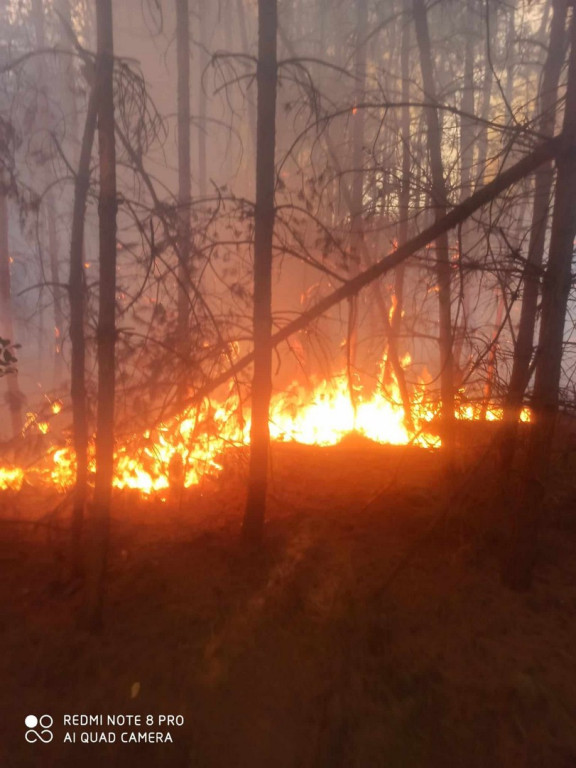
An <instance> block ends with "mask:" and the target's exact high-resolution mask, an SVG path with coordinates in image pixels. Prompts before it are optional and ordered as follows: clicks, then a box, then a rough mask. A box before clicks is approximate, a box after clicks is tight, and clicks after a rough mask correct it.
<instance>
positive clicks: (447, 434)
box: [414, 0, 455, 465]
mask: <svg viewBox="0 0 576 768" xmlns="http://www.w3.org/2000/svg"><path fill="white" fill-rule="evenodd" d="M414 22H415V27H416V38H417V40H418V48H419V50H420V67H421V70H422V81H423V84H424V94H425V96H426V99H427V100H429V101H430V102H431V103H432V104H435V103H436V101H437V99H436V88H435V84H434V75H433V72H434V69H433V66H434V65H433V59H432V52H431V47H430V34H429V30H428V18H427V15H426V8H425V6H424V0H414ZM426 119H427V125H428V150H429V154H430V170H431V174H432V202H433V205H434V218H435V221H437V222H438V221H441V220H442V219H443V217H444V216H445V215H446V210H447V207H448V196H447V193H446V182H445V179H444V165H443V162H442V144H441V131H440V122H439V118H438V110H437V109H435V108H434V107H432V106H431V107H428V108H426ZM436 259H437V267H436V274H437V279H438V309H439V337H438V341H439V346H440V394H441V398H442V411H441V413H442V419H441V421H442V429H441V433H442V434H441V437H442V445H443V447H444V449H445V452H446V457H447V461H448V465H450V464H451V462H452V461H453V459H454V452H455V420H454V370H453V369H454V366H453V355H452V319H451V310H450V305H451V297H450V254H449V250H448V235H447V233H444V234H442V235H440V237H438V239H437V240H436Z"/></svg>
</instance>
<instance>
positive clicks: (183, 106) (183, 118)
mask: <svg viewBox="0 0 576 768" xmlns="http://www.w3.org/2000/svg"><path fill="white" fill-rule="evenodd" d="M189 27H190V16H189V9H188V0H176V58H177V70H178V71H177V77H178V85H177V87H178V97H177V98H178V321H177V322H178V331H177V333H178V349H179V353H180V361H181V364H182V371H181V372H180V377H179V384H178V391H179V397H178V400H179V401H181V400H182V399H183V398H184V397H185V395H186V366H185V361H186V359H187V350H188V334H189V316H190V304H189V297H188V284H189V282H190V236H191V229H190V28H189Z"/></svg>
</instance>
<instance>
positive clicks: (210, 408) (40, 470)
mask: <svg viewBox="0 0 576 768" xmlns="http://www.w3.org/2000/svg"><path fill="white" fill-rule="evenodd" d="M409 362H410V358H409V356H406V357H405V358H404V361H403V363H404V366H406V365H407V364H408V363H409ZM385 363H386V358H384V359H383V361H382V364H381V366H380V373H381V377H380V380H379V381H380V383H379V385H378V386H377V387H376V388H375V390H374V391H372V392H370V391H369V390H367V389H365V388H364V387H362V385H361V384H360V383H359V382H357V383H355V384H354V385H353V387H352V396H351V389H350V386H349V381H348V377H347V375H346V374H345V373H341V374H339V375H337V376H335V377H333V378H332V379H329V380H322V381H320V382H318V383H317V384H316V385H315V386H313V387H312V388H311V389H310V388H305V387H303V386H301V385H299V384H298V383H296V382H295V383H293V384H292V385H291V386H290V387H289V388H288V389H287V391H285V392H282V393H278V394H276V395H274V396H273V398H272V401H271V406H270V436H271V438H272V440H274V441H277V442H296V443H301V444H304V445H318V446H329V445H336V444H337V443H339V442H340V441H341V440H342V439H343V438H344V437H345V436H347V435H350V434H352V433H355V434H359V435H362V436H363V437H365V438H367V439H369V440H371V441H373V442H375V443H380V444H388V445H409V444H412V445H417V446H420V447H422V448H437V447H439V446H440V444H441V440H440V438H439V436H438V434H437V433H435V430H434V428H433V426H432V422H433V420H434V419H435V417H436V416H437V415H438V412H439V403H438V401H437V400H436V401H434V400H433V399H432V398H431V397H430V396H429V394H428V393H427V390H426V384H425V382H424V381H419V382H418V383H417V384H416V385H415V386H414V388H413V390H414V391H413V395H412V400H411V414H410V416H411V419H406V414H405V411H404V407H403V405H402V399H401V395H400V391H399V388H398V384H397V382H396V381H395V380H394V379H393V377H392V378H391V380H390V381H389V382H388V383H387V385H386V387H384V386H383V385H382V384H381V380H382V376H383V372H384V368H385ZM61 407H62V404H61V403H60V401H56V402H55V403H53V404H51V411H52V414H53V415H57V414H58V413H60V411H61ZM455 417H456V418H457V419H459V420H467V421H479V420H486V421H499V420H501V419H502V409H501V408H499V407H497V406H495V405H493V404H488V405H486V404H481V403H471V402H460V403H458V404H457V408H456V410H455ZM521 419H522V421H529V420H530V412H529V410H528V409H527V408H525V409H524V410H523V411H522V416H521ZM410 422H411V424H412V426H411V427H409V426H408V424H410ZM31 429H32V430H33V431H35V432H36V433H40V434H43V435H45V434H47V433H48V431H49V423H48V422H47V421H45V420H43V419H41V418H40V417H39V416H35V415H34V414H28V419H27V422H26V428H25V431H26V430H31ZM249 442H250V419H249V416H247V417H246V418H245V417H244V413H243V410H242V408H241V406H240V401H239V398H238V395H237V393H231V394H230V395H229V397H227V398H226V399H224V400H223V401H221V402H215V401H213V400H212V401H208V400H206V401H204V403H203V404H202V405H201V406H199V407H192V408H188V409H186V410H184V411H182V412H181V413H180V414H178V415H177V416H175V417H173V418H171V419H167V420H165V421H163V422H162V423H160V424H159V425H158V426H156V427H155V428H154V429H149V430H146V431H144V432H143V433H141V434H134V435H131V436H129V437H124V439H119V440H118V443H117V448H116V472H115V477H114V487H115V488H117V489H119V490H122V489H132V490H137V491H139V492H140V493H141V494H143V495H144V496H150V495H157V496H159V497H160V498H163V497H164V496H166V495H167V492H168V490H169V488H170V486H171V485H174V484H179V485H181V486H183V487H186V488H188V487H191V486H194V485H198V484H199V483H200V482H201V480H202V479H203V478H205V477H215V476H217V474H218V473H219V472H220V471H221V469H222V463H221V461H222V457H223V456H224V455H225V454H226V452H227V451H229V450H230V449H231V448H234V447H236V448H238V447H241V446H244V445H248V444H249ZM89 469H90V472H91V473H93V472H94V469H95V460H94V445H93V444H91V445H90V459H89ZM74 477H75V458H74V450H73V448H72V446H71V444H67V445H65V446H64V447H53V448H52V449H51V450H50V451H49V452H48V454H47V455H46V457H45V458H44V459H43V460H42V461H41V462H40V463H38V464H35V465H33V466H31V467H28V468H23V467H17V466H16V467H15V466H5V467H1V466H0V490H6V489H12V490H19V489H20V488H21V486H22V484H23V482H24V481H27V482H29V483H31V484H39V485H47V486H52V487H53V488H56V489H58V490H65V489H67V488H70V487H71V486H72V485H73V483H74Z"/></svg>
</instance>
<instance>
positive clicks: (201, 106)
mask: <svg viewBox="0 0 576 768" xmlns="http://www.w3.org/2000/svg"><path fill="white" fill-rule="evenodd" d="M209 9H210V3H208V2H206V0H198V13H199V16H200V19H199V21H200V29H199V33H200V40H201V41H202V42H203V44H204V45H206V41H207V37H208V33H207V23H206V21H207V19H206V16H207V14H208V12H209ZM206 59H207V56H206V55H205V54H204V51H203V50H201V49H199V61H200V62H201V63H200V66H199V67H198V69H199V82H198V189H199V192H200V197H205V196H206V193H207V179H208V171H207V167H206V166H207V159H208V158H207V152H206V136H207V133H208V124H207V122H206V115H207V102H206V90H205V88H204V83H203V82H202V81H203V74H204V66H205V64H206V63H207V62H206Z"/></svg>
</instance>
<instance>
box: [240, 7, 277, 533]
mask: <svg viewBox="0 0 576 768" xmlns="http://www.w3.org/2000/svg"><path fill="white" fill-rule="evenodd" d="M277 26H278V22H277V4H276V0H258V67H257V83H258V105H257V124H256V211H255V231H254V320H253V322H254V374H253V378H252V423H251V427H250V470H249V473H250V474H249V479H248V497H247V501H246V510H245V514H244V523H243V534H244V538H245V539H246V540H247V541H248V542H251V543H258V542H259V541H260V540H261V538H262V535H263V532H264V517H265V512H266V490H267V485H268V458H269V452H270V431H269V425H268V418H269V408H270V395H271V391H272V344H271V333H272V240H273V235H274V214H275V207H274V181H275V176H274V168H275V166H274V151H275V139H276V84H277V82H276V77H277V59H276V33H277Z"/></svg>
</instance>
